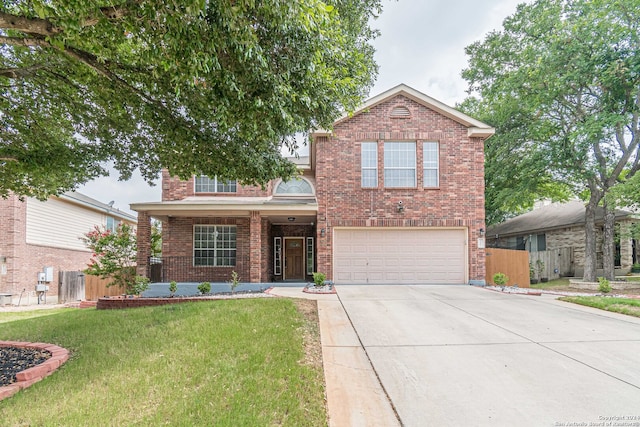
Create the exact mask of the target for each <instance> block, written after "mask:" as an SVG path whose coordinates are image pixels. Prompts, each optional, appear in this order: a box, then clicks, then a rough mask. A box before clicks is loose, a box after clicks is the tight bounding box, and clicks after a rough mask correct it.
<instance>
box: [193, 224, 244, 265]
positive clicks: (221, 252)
mask: <svg viewBox="0 0 640 427" xmlns="http://www.w3.org/2000/svg"><path fill="white" fill-rule="evenodd" d="M193 265H206V266H213V267H226V266H235V265H236V226H235V225H194V226H193Z"/></svg>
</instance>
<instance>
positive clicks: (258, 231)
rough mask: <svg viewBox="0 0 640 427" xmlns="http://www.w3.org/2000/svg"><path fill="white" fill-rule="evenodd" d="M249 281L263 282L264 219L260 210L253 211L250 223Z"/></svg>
mask: <svg viewBox="0 0 640 427" xmlns="http://www.w3.org/2000/svg"><path fill="white" fill-rule="evenodd" d="M249 242H250V245H249V264H250V265H249V281H250V282H251V283H261V282H262V220H261V218H260V212H258V211H251V222H250V224H249Z"/></svg>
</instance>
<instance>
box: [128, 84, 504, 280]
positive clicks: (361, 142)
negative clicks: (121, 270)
mask: <svg viewBox="0 0 640 427" xmlns="http://www.w3.org/2000/svg"><path fill="white" fill-rule="evenodd" d="M493 133H494V129H493V128H491V127H489V126H487V125H485V124H484V123H481V122H479V121H477V120H474V119H472V118H471V117H468V116H466V115H465V114H462V113H461V112H459V111H456V110H454V109H452V108H450V107H448V106H446V105H444V104H442V103H441V102H439V101H436V100H434V99H433V98H430V97H428V96H427V95H424V94H422V93H420V92H418V91H416V90H414V89H412V88H410V87H408V86H405V85H399V86H397V87H395V88H393V89H391V90H388V91H386V92H384V93H382V94H380V95H378V96H375V97H373V98H371V99H370V100H368V101H367V102H366V103H365V104H364V105H363V106H362V107H361V108H359V109H358V110H356V111H355V112H354V113H353V114H350V115H348V114H345V115H344V116H342V117H341V118H339V119H338V120H337V121H336V122H335V123H334V127H333V130H332V131H317V132H315V133H313V134H312V135H311V143H310V147H309V153H310V154H309V158H308V159H300V160H306V162H299V163H300V164H299V170H300V174H301V175H300V176H299V177H298V178H296V179H292V180H290V181H288V182H284V181H282V180H274V181H272V182H270V183H269V185H267V187H266V188H265V189H264V190H263V189H261V188H258V187H245V186H242V185H240V184H238V183H236V182H235V181H232V182H222V181H219V180H216V179H215V178H208V177H199V176H198V177H193V178H192V179H190V180H188V181H181V180H179V179H177V178H173V177H171V176H169V175H168V173H167V172H166V171H165V172H164V173H163V177H162V201H161V202H151V203H137V204H132V205H131V208H132V209H133V210H135V211H137V212H138V220H139V221H138V274H147V275H152V273H151V272H152V271H154V269H153V268H147V267H148V266H147V265H145V264H148V263H149V225H148V224H149V220H150V218H156V219H159V220H161V221H162V253H163V257H162V273H161V274H159V273H158V274H157V276H156V273H154V274H153V275H154V277H153V279H155V280H159V281H170V280H176V281H190V282H199V281H205V280H206V281H228V280H229V279H230V277H231V273H232V271H236V272H237V273H238V275H239V278H240V280H241V281H244V282H253V283H265V282H278V281H296V282H305V281H311V280H312V273H313V272H315V271H319V272H323V273H325V274H326V275H327V278H328V279H331V280H333V281H334V282H335V283H336V284H366V283H372V284H373V283H388V284H395V283H405V284H406V283H478V284H481V283H484V273H485V270H484V250H483V249H482V248H483V244H484V240H483V231H484V226H485V223H484V151H483V144H484V140H485V139H486V138H488V137H490V136H491V135H493ZM303 163H306V164H303ZM479 246H480V248H479Z"/></svg>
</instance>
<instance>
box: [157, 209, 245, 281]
mask: <svg viewBox="0 0 640 427" xmlns="http://www.w3.org/2000/svg"><path fill="white" fill-rule="evenodd" d="M200 224H202V225H205V224H210V225H235V226H236V227H237V229H236V232H237V236H236V239H237V247H236V265H235V267H208V266H197V267H195V266H192V265H190V264H191V263H192V260H193V226H194V225H200ZM249 227H250V220H249V218H215V217H213V218H169V221H168V222H167V223H166V225H163V232H162V258H163V263H164V262H168V261H167V258H171V257H184V258H185V261H184V262H183V263H182V264H172V265H174V266H175V267H171V266H170V267H169V271H168V272H167V274H168V276H167V277H166V279H167V280H169V281H171V280H175V281H177V282H181V281H183V282H202V281H209V282H228V281H229V280H230V279H231V272H233V271H234V270H235V271H236V272H237V273H238V276H239V278H240V281H244V282H248V281H249V279H250V277H251V271H250V266H251V263H250V250H249V249H250V239H249ZM185 269H186V271H187V273H188V274H187V276H184V275H183V274H179V273H184V271H185ZM172 270H174V271H172ZM178 270H180V271H178Z"/></svg>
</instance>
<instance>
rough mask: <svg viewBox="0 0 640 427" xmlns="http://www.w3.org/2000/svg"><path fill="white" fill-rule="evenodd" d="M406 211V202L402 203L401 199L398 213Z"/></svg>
mask: <svg viewBox="0 0 640 427" xmlns="http://www.w3.org/2000/svg"><path fill="white" fill-rule="evenodd" d="M402 212H404V204H403V203H402V200H400V201H399V202H398V213H402Z"/></svg>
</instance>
